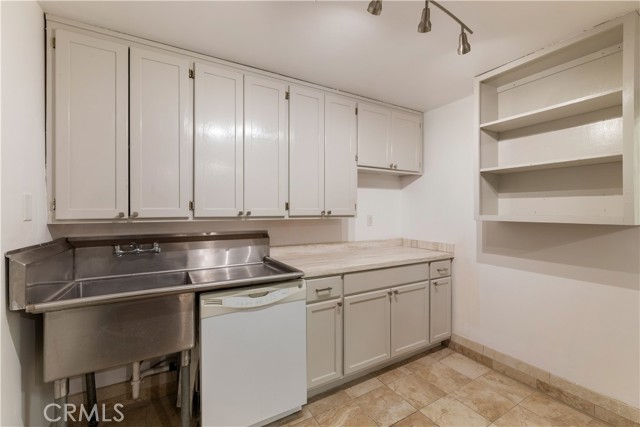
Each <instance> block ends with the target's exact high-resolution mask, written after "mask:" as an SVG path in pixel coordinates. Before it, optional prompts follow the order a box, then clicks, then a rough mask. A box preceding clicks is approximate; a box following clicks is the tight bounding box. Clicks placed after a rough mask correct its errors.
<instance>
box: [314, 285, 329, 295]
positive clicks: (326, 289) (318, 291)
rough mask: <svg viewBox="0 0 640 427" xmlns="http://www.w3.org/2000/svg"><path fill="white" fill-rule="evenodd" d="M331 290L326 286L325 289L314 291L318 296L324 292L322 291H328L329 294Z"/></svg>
mask: <svg viewBox="0 0 640 427" xmlns="http://www.w3.org/2000/svg"><path fill="white" fill-rule="evenodd" d="M332 289H333V288H332V287H331V286H328V287H326V288H322V289H316V293H317V294H319V293H320V292H324V291H328V292H331V290H332Z"/></svg>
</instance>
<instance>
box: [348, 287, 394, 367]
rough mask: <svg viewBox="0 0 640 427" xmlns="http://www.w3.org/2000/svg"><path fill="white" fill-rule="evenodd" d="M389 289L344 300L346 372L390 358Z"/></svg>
mask: <svg viewBox="0 0 640 427" xmlns="http://www.w3.org/2000/svg"><path fill="white" fill-rule="evenodd" d="M388 292H389V290H388V289H385V290H381V291H375V292H368V293H365V294H360V295H354V296H351V297H346V298H345V299H344V306H345V308H344V316H345V317H344V322H345V329H344V334H345V340H344V343H345V344H344V345H345V352H344V358H345V364H344V373H345V375H346V374H350V373H352V372H357V371H359V370H362V369H365V368H368V367H370V366H373V365H376V364H378V363H380V362H382V361H384V360H387V359H389V357H390V354H391V351H390V350H391V348H390V346H391V343H390V333H391V331H390V323H391V322H390V320H391V319H390V315H391V313H390V303H389V294H388Z"/></svg>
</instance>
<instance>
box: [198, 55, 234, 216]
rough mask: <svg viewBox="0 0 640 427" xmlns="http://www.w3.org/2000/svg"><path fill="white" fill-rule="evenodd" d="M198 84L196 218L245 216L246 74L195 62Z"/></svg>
mask: <svg viewBox="0 0 640 427" xmlns="http://www.w3.org/2000/svg"><path fill="white" fill-rule="evenodd" d="M194 86H195V90H194V94H195V95H194V96H195V100H194V104H195V111H194V117H195V138H194V140H195V142H194V150H195V155H194V186H195V187H194V194H195V200H194V204H195V212H194V216H196V217H235V216H238V215H241V214H242V211H243V205H242V203H243V200H242V196H243V188H242V186H243V155H242V151H243V126H244V121H243V75H242V73H240V72H237V71H232V70H229V69H226V68H221V67H214V66H211V65H205V64H200V63H196V64H195V81H194Z"/></svg>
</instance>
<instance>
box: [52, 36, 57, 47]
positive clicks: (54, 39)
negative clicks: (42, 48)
mask: <svg viewBox="0 0 640 427" xmlns="http://www.w3.org/2000/svg"><path fill="white" fill-rule="evenodd" d="M51 47H52V48H54V49H55V48H56V38H55V37H51Z"/></svg>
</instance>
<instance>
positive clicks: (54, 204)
mask: <svg viewBox="0 0 640 427" xmlns="http://www.w3.org/2000/svg"><path fill="white" fill-rule="evenodd" d="M51 210H52V211H55V210H56V199H53V200H52V201H51Z"/></svg>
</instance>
